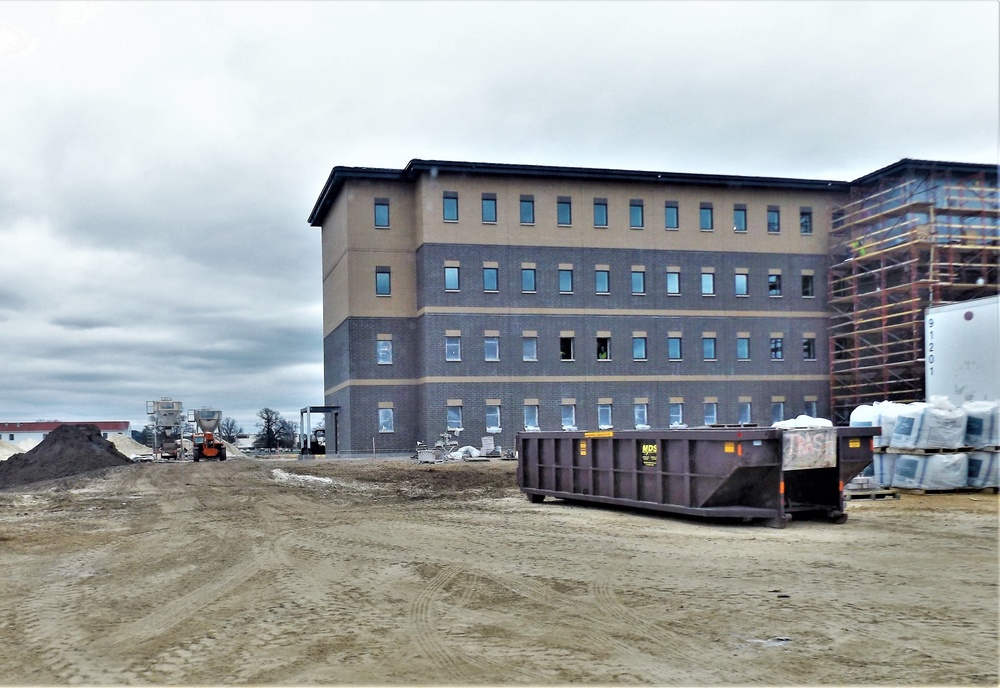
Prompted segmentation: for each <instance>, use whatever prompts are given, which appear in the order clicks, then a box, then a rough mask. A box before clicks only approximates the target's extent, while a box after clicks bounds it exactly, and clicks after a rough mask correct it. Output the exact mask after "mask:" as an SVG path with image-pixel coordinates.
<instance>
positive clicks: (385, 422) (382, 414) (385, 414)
mask: <svg viewBox="0 0 1000 688" xmlns="http://www.w3.org/2000/svg"><path fill="white" fill-rule="evenodd" d="M378 431H379V432H393V418H392V409H391V408H380V409H379V410H378Z"/></svg>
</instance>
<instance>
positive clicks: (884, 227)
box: [828, 161, 1000, 424]
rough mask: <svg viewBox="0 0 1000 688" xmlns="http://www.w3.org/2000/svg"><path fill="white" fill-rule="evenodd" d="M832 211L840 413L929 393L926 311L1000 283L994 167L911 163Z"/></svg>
mask: <svg viewBox="0 0 1000 688" xmlns="http://www.w3.org/2000/svg"><path fill="white" fill-rule="evenodd" d="M904 163H907V164H900V165H898V166H895V169H892V170H891V171H888V172H886V173H885V174H882V175H879V174H878V173H876V174H875V175H870V176H869V177H868V178H866V179H869V180H871V181H869V182H863V183H860V184H857V185H855V186H854V188H853V189H852V192H851V195H850V201H849V202H848V203H847V204H846V205H844V206H842V207H841V208H838V209H836V210H835V211H834V217H833V229H832V231H831V233H830V256H831V267H830V271H829V284H828V287H829V292H828V293H829V304H830V308H831V310H832V312H833V315H831V318H830V327H829V347H830V399H831V404H832V409H833V419H834V422H835V423H837V424H846V423H847V422H848V420H849V416H850V412H851V411H852V410H853V409H854V408H855V407H857V406H859V405H861V404H870V403H873V402H876V401H897V402H901V403H906V402H912V401H923V400H924V310H925V309H926V308H927V307H928V306H935V305H940V304H943V303H953V302H956V301H966V300H969V299H975V298H981V297H986V296H992V295H994V294H997V293H998V290H1000V286H998V285H1000V279H998V258H1000V202H998V193H997V176H996V170H995V169H993V170H992V172H991V173H990V172H987V168H986V166H980V169H978V170H975V169H969V167H970V166H967V165H949V164H948V163H920V162H919V161H904Z"/></svg>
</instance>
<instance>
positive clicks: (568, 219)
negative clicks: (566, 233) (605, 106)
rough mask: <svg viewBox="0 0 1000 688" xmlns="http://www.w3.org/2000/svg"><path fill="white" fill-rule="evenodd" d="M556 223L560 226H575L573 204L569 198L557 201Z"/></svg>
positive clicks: (561, 198)
mask: <svg viewBox="0 0 1000 688" xmlns="http://www.w3.org/2000/svg"><path fill="white" fill-rule="evenodd" d="M556 223H557V224H560V225H571V224H573V204H572V201H570V199H569V198H565V197H560V198H559V199H558V200H557V201H556Z"/></svg>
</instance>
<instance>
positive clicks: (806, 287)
mask: <svg viewBox="0 0 1000 688" xmlns="http://www.w3.org/2000/svg"><path fill="white" fill-rule="evenodd" d="M815 296H816V280H815V278H814V277H813V276H812V275H802V298H804V299H811V298H813V297H815Z"/></svg>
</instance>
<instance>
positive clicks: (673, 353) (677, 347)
mask: <svg viewBox="0 0 1000 688" xmlns="http://www.w3.org/2000/svg"><path fill="white" fill-rule="evenodd" d="M667 358H668V359H670V360H671V361H679V360H681V338H680V337H667Z"/></svg>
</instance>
